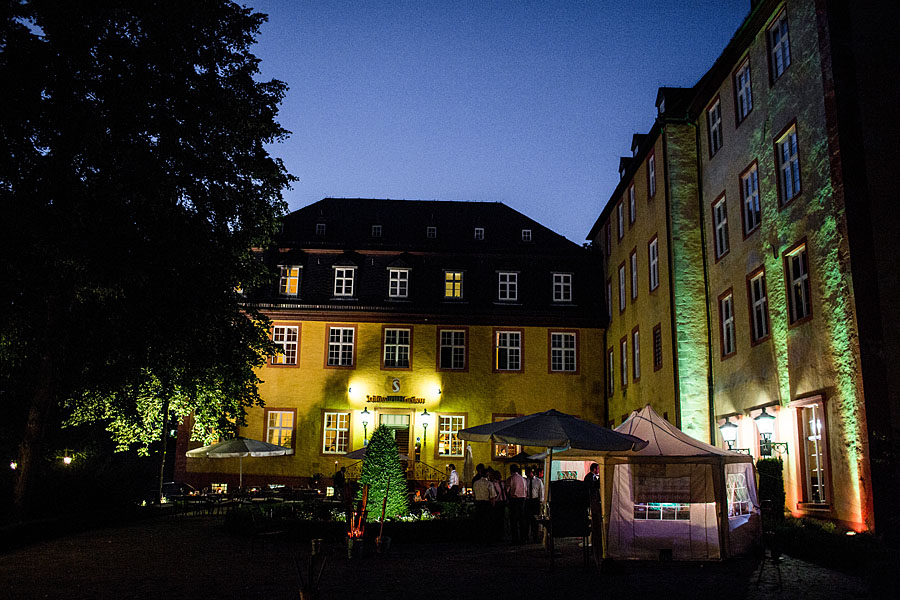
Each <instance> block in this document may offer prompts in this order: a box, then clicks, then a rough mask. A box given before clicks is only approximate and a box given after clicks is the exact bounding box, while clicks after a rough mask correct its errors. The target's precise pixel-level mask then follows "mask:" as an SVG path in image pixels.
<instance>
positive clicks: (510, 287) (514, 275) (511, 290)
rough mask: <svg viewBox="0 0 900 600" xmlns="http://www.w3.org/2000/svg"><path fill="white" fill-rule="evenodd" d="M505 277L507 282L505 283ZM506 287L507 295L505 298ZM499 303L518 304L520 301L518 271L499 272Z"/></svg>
mask: <svg viewBox="0 0 900 600" xmlns="http://www.w3.org/2000/svg"><path fill="white" fill-rule="evenodd" d="M504 277H505V278H506V281H504V280H503V279H504ZM504 286H505V295H506V297H504ZM497 301H498V302H518V301H519V272H518V271H497Z"/></svg>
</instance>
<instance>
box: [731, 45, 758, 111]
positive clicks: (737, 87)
mask: <svg viewBox="0 0 900 600" xmlns="http://www.w3.org/2000/svg"><path fill="white" fill-rule="evenodd" d="M744 71H746V73H747V85H746V87H744V86H742V85H741V84H740V78H741V74H742V73H743V72H744ZM731 83H732V88H733V89H734V123H735V125H734V126H735V128H737V127H740V125H741V123H743V122H744V121H746V120H747V117H749V116H750V113H752V112H753V73H752V71H751V69H750V55H749V54H748V55H747V56H745V57H744V60H742V61H741V62H740V63H738V66H737V68H736V69H735V70H734V72H733V73H732V74H731ZM745 89H746V92H747V93H746V98H744V96H743V95H742V92H743V91H744V90H745ZM742 100H746V104H748V105H749V108H748V109H747V110H746V112H744V113H743V114H741V101H742Z"/></svg>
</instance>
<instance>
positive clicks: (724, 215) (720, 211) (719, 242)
mask: <svg viewBox="0 0 900 600" xmlns="http://www.w3.org/2000/svg"><path fill="white" fill-rule="evenodd" d="M713 226H714V228H715V244H716V258H717V259H718V258H722V257H723V256H725V255H726V254H727V253H728V208H727V206H726V204H725V196H722V197H721V198H720V199H719V200H717V201H716V203H715V204H713Z"/></svg>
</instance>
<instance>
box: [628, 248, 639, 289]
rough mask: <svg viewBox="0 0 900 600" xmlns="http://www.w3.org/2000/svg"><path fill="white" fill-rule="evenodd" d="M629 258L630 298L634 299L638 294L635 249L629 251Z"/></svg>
mask: <svg viewBox="0 0 900 600" xmlns="http://www.w3.org/2000/svg"><path fill="white" fill-rule="evenodd" d="M629 260H630V261H631V299H632V300H635V299H637V295H638V268H637V250H632V251H631V256H630V257H629Z"/></svg>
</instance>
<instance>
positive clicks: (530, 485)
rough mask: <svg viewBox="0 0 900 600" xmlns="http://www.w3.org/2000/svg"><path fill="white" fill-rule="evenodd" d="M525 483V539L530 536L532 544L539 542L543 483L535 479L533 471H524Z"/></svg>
mask: <svg viewBox="0 0 900 600" xmlns="http://www.w3.org/2000/svg"><path fill="white" fill-rule="evenodd" d="M525 475H526V477H525V483H526V484H527V491H526V494H525V537H526V538H527V537H529V536H528V534H529V533H530V534H531V540H532V541H533V542H539V541H541V540H540V536H539V535H538V529H539V528H538V521H537V520H538V518H539V517H540V516H541V503H542V502H543V500H544V482H543V481H542V480H541V479H539V478H538V477H535V472H534V469H532V468H530V467H529V468H528V469H526V470H525Z"/></svg>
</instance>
